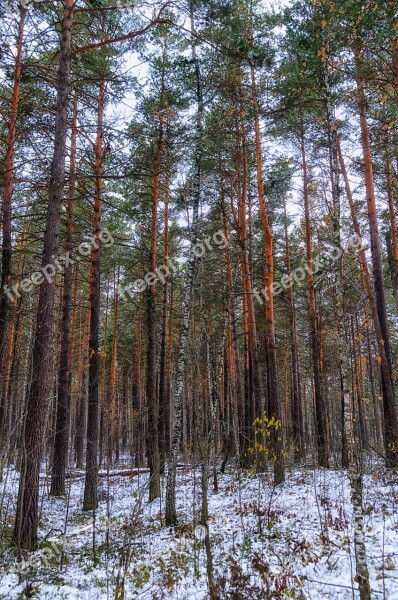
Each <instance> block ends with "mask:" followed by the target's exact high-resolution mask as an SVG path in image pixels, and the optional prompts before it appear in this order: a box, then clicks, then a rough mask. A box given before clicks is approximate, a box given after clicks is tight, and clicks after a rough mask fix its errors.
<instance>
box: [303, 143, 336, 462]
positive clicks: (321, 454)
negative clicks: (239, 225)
mask: <svg viewBox="0 0 398 600" xmlns="http://www.w3.org/2000/svg"><path fill="white" fill-rule="evenodd" d="M300 146H301V158H302V168H303V186H304V211H305V230H306V253H307V270H308V278H307V283H308V299H309V317H310V338H311V350H312V368H313V374H314V396H315V424H316V432H315V435H316V441H317V450H318V462H319V465H320V466H321V467H326V468H328V467H329V456H328V454H329V451H328V436H327V421H326V406H325V399H324V397H323V394H322V381H321V372H320V364H319V357H320V348H319V333H318V322H317V321H318V320H317V311H316V299H315V287H314V272H313V260H312V240H311V221H310V207H309V194H308V175H307V160H306V155H305V143H304V132H302V134H301V140H300Z"/></svg>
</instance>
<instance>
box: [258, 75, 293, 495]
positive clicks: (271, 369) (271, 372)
mask: <svg viewBox="0 0 398 600" xmlns="http://www.w3.org/2000/svg"><path fill="white" fill-rule="evenodd" d="M251 92H252V102H253V106H254V133H255V142H256V172H257V191H258V202H259V207H260V217H261V225H262V228H263V233H264V237H265V294H266V296H267V297H266V298H265V304H264V308H265V321H266V351H267V366H268V370H267V375H268V377H267V383H268V416H269V418H271V419H272V417H274V418H275V420H276V422H275V427H273V428H272V431H271V442H272V449H273V452H274V456H275V462H274V484H275V485H278V484H279V483H282V482H283V481H284V480H285V468H284V459H283V451H282V450H283V438H282V428H280V429H279V426H280V425H281V419H282V412H281V406H280V399H279V389H278V372H277V363H276V340H275V313H274V291H273V285H274V254H273V244H274V240H273V235H272V231H271V226H270V223H269V219H268V214H267V206H266V203H265V197H264V183H263V161H262V149H261V136H260V120H259V114H258V100H257V88H256V78H255V73H254V67H253V65H252V66H251ZM276 423H278V425H276Z"/></svg>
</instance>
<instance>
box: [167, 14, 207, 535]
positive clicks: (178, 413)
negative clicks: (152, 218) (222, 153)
mask: <svg viewBox="0 0 398 600" xmlns="http://www.w3.org/2000/svg"><path fill="white" fill-rule="evenodd" d="M191 25H192V32H193V31H194V24H193V12H191ZM195 44H196V40H195V39H194V40H193V41H192V59H193V62H194V65H195V76H196V100H197V112H196V130H195V140H194V172H193V181H192V200H193V202H192V204H193V206H192V208H193V212H192V222H191V236H190V237H191V239H190V247H189V257H188V265H187V271H186V276H185V286H184V297H183V306H182V314H183V322H182V331H181V338H180V349H179V353H178V372H177V382H176V390H175V396H174V415H173V437H172V442H171V449H170V456H169V461H168V472H167V485H166V515H165V517H166V524H167V525H172V524H175V523H176V522H177V511H176V468H177V455H178V451H179V447H180V440H181V436H182V426H183V423H182V400H183V391H184V374H185V365H186V347H187V341H188V333H189V328H190V319H191V308H192V299H193V282H194V275H195V266H196V254H195V244H196V240H197V235H198V223H199V203H200V196H201V171H202V155H203V143H202V137H203V114H204V105H203V95H202V79H201V73H200V65H199V60H198V58H197V55H196V46H195Z"/></svg>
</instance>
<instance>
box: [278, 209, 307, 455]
mask: <svg viewBox="0 0 398 600" xmlns="http://www.w3.org/2000/svg"><path fill="white" fill-rule="evenodd" d="M283 207H284V220H285V259H286V274H287V276H288V278H289V281H291V273H292V272H291V264H290V245H289V232H288V228H287V214H286V202H285V201H284V204H283ZM288 296H289V324H290V350H291V360H292V392H291V397H292V433H293V445H294V457H295V461H299V460H300V459H301V458H302V457H303V452H304V443H303V402H302V397H301V386H300V361H299V352H298V342H297V320H296V305H295V301H294V292H293V286H292V285H290V286H289V288H288Z"/></svg>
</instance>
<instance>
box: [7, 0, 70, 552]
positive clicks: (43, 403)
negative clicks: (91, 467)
mask: <svg viewBox="0 0 398 600" xmlns="http://www.w3.org/2000/svg"><path fill="white" fill-rule="evenodd" d="M63 5H64V16H63V19H62V25H61V36H60V62H59V70H58V79H57V94H58V96H57V115H56V122H55V138H54V153H53V159H52V164H51V178H50V187H49V203H48V212H47V218H46V232H45V236H44V245H43V256H42V266H43V267H46V266H48V265H53V267H54V269H53V270H54V273H55V266H54V257H55V256H56V254H57V252H58V244H59V223H60V213H61V205H62V194H63V190H64V177H65V156H66V136H67V130H68V118H67V117H68V97H69V72H70V49H71V41H72V36H71V27H72V20H73V8H74V0H64V3H63ZM54 298H55V282H54V279H51V278H50V277H49V278H48V279H46V278H45V279H44V281H43V282H42V284H41V285H40V291H39V302H38V308H37V321H36V328H35V336H34V346H33V356H32V371H31V382H30V388H29V392H28V397H27V403H26V411H25V424H24V434H23V463H22V471H21V478H20V483H19V490H18V502H17V511H16V520H15V529H14V539H15V541H16V543H17V544H18V545H19V546H20V547H23V548H26V549H28V550H34V549H35V548H36V547H37V528H38V504H39V472H40V462H41V456H42V449H43V442H44V432H45V427H46V421H47V406H48V375H49V367H50V359H51V356H52V353H51V337H52V335H51V334H52V326H53V318H54V315H53V308H54Z"/></svg>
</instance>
